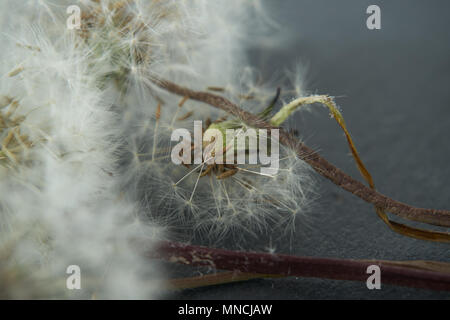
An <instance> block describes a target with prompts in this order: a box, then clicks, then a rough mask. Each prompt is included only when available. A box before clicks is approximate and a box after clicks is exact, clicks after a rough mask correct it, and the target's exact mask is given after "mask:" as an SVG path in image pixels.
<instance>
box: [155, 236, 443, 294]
mask: <svg viewBox="0 0 450 320" xmlns="http://www.w3.org/2000/svg"><path fill="white" fill-rule="evenodd" d="M148 255H149V256H150V257H151V258H160V259H165V260H167V261H170V262H175V263H181V264H186V265H191V266H203V267H212V268H214V269H222V270H229V271H240V272H243V273H246V274H249V273H250V274H261V277H267V276H268V275H274V276H275V275H278V276H286V277H290V276H294V277H313V278H325V279H336V280H350V281H363V282H365V281H367V279H368V277H369V276H370V274H368V273H367V267H368V266H370V265H377V266H379V267H380V270H381V283H382V284H391V285H399V286H406V287H413V288H421V289H430V290H441V291H450V271H449V270H450V264H448V263H443V262H432V261H384V260H345V259H330V258H315V257H299V256H289V255H283V254H270V253H260V252H239V251H230V250H224V249H215V248H207V247H202V246H193V245H186V244H181V243H175V242H162V243H160V244H159V247H158V248H157V250H156V251H152V252H150V253H148Z"/></svg>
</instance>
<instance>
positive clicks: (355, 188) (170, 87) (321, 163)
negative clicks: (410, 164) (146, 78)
mask: <svg viewBox="0 0 450 320" xmlns="http://www.w3.org/2000/svg"><path fill="white" fill-rule="evenodd" d="M153 82H154V83H155V84H156V85H157V86H159V87H160V88H162V89H165V90H167V91H169V92H172V93H174V94H177V95H180V96H187V97H189V98H190V99H192V100H197V101H200V102H204V103H207V104H209V105H211V106H214V107H216V108H219V109H221V110H223V111H226V112H228V113H230V114H232V115H234V116H236V117H238V118H239V119H241V120H242V121H244V122H245V123H246V124H248V125H249V126H252V127H255V128H262V129H279V130H280V131H279V132H280V135H279V137H280V142H281V143H282V144H284V145H285V146H287V147H290V148H291V149H292V150H294V151H295V152H296V153H297V155H298V156H299V158H301V159H302V160H304V161H305V162H307V163H308V164H309V165H311V167H312V168H313V169H314V170H315V171H317V172H318V173H319V174H321V175H322V176H324V177H325V178H327V179H329V180H330V181H332V182H333V183H335V184H336V185H338V186H339V187H341V188H343V189H344V190H346V191H348V192H350V193H352V194H354V195H356V196H357V197H359V198H361V199H362V200H364V201H366V202H368V203H371V204H373V205H374V206H375V207H377V208H381V209H384V210H386V211H388V212H391V213H393V214H395V215H397V216H399V217H402V218H405V219H408V220H413V221H418V222H423V223H428V224H432V225H436V226H441V227H450V211H448V210H436V209H424V208H416V207H413V206H410V205H408V204H405V203H402V202H399V201H396V200H394V199H391V198H389V197H387V196H385V195H383V194H381V193H379V192H378V191H376V190H374V189H371V188H370V187H368V186H366V185H364V184H363V183H361V182H360V181H358V180H356V179H354V178H352V177H351V176H349V175H348V174H346V173H345V172H343V171H342V170H341V169H339V168H337V167H335V166H334V165H333V164H331V163H330V162H328V161H327V160H325V159H324V158H323V157H321V156H320V155H319V154H318V153H317V152H315V151H314V150H313V149H311V148H309V147H308V146H306V145H305V144H303V143H302V142H300V141H298V139H296V138H295V137H294V136H293V135H291V134H289V133H288V132H286V131H285V130H283V129H282V128H278V127H275V126H273V125H271V124H269V123H267V122H265V121H263V120H262V119H261V118H260V117H258V116H256V115H254V114H251V113H249V112H247V111H244V110H242V109H241V108H239V107H238V106H237V105H236V104H234V103H232V102H231V101H229V100H228V99H226V98H224V97H222V96H218V95H215V94H212V93H209V92H201V91H194V90H191V89H188V88H185V87H182V86H179V85H177V84H175V83H172V82H170V81H166V80H160V79H155V80H153Z"/></svg>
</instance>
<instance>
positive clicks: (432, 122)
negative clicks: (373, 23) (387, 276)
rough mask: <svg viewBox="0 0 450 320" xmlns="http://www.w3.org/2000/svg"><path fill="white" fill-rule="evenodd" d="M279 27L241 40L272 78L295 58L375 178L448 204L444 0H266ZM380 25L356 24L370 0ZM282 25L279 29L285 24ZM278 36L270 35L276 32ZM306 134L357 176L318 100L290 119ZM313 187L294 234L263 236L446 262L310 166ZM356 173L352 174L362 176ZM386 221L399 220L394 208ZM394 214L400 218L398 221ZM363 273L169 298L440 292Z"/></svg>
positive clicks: (264, 244) (340, 251) (423, 201)
mask: <svg viewBox="0 0 450 320" xmlns="http://www.w3.org/2000/svg"><path fill="white" fill-rule="evenodd" d="M264 3H265V5H266V6H267V7H268V11H269V13H270V16H271V18H272V19H273V20H274V21H276V22H277V23H278V24H279V25H280V28H279V30H278V31H276V32H274V33H272V34H267V35H266V36H267V43H271V44H270V45H267V46H264V45H263V46H262V47H257V48H254V49H252V50H250V52H249V54H250V56H251V57H252V63H253V64H254V66H255V67H258V68H259V69H261V70H262V72H263V75H264V76H265V77H267V78H270V77H271V76H272V75H273V74H275V73H277V72H279V71H280V70H284V69H286V68H292V67H293V66H294V65H295V63H296V62H298V61H300V62H301V63H302V64H303V65H305V66H307V67H308V72H307V74H306V82H307V86H306V87H307V89H308V91H309V92H310V93H318V94H330V95H333V96H336V97H337V98H336V101H337V103H338V105H339V106H340V107H341V108H342V111H343V115H344V117H345V120H346V122H347V125H348V129H349V131H350V133H351V134H352V136H353V138H354V141H355V144H356V146H357V148H358V150H359V152H360V155H361V157H362V159H363V161H364V162H365V164H366V166H367V168H368V169H369V171H370V172H371V173H372V176H373V177H374V180H375V185H376V187H377V189H378V190H379V191H380V192H381V193H384V194H386V195H388V196H390V197H392V198H394V199H396V200H399V201H402V202H406V203H408V204H411V205H414V206H418V207H429V208H435V209H450V183H449V182H448V181H449V179H450V162H449V156H450V144H449V142H448V141H447V138H448V137H449V136H450V90H449V85H450V59H449V57H450V41H449V40H450V20H449V12H450V2H448V1H444V0H433V1H421V0H396V1H375V0H374V1H365V0H342V1H332V0H327V1H324V0H283V1H269V0H266V1H264ZM372 4H375V5H378V6H379V7H380V8H381V30H369V29H368V28H367V27H366V19H367V17H368V16H369V15H368V14H366V9H367V7H368V6H369V5H372ZM287 35H289V36H287ZM286 37H288V40H287V41H284V40H283V41H279V43H280V45H278V46H274V45H273V42H274V40H275V42H276V39H277V38H279V39H286ZM290 125H291V126H292V127H295V128H297V129H298V130H299V131H300V135H301V137H302V139H303V140H304V141H305V143H306V144H307V145H309V146H310V147H313V148H314V149H315V150H318V151H319V152H320V153H321V154H322V155H323V156H324V157H325V158H326V159H328V160H329V161H330V162H332V163H334V164H335V165H336V166H338V167H339V168H341V169H343V170H344V171H345V172H347V173H349V174H350V175H352V176H353V177H355V178H358V179H360V177H359V173H358V171H357V169H356V166H355V164H354V162H353V160H352V158H351V156H350V155H349V149H348V146H347V144H346V140H345V137H344V136H343V133H342V131H340V129H339V128H338V125H337V124H336V123H335V121H334V120H332V119H330V118H329V116H328V112H327V110H325V109H323V108H319V107H316V108H315V109H312V112H298V113H297V114H295V116H294V117H293V119H292V120H291V122H290ZM316 180H317V183H318V192H319V194H320V198H319V199H318V200H317V201H316V204H315V206H314V207H313V208H312V209H311V211H310V212H309V213H308V217H307V218H306V221H304V222H299V224H298V226H297V228H296V233H295V238H294V239H293V241H292V243H291V244H289V243H270V242H268V240H267V239H264V240H262V241H261V243H259V244H257V246H255V247H254V248H253V249H254V250H258V249H259V250H265V249H267V248H268V247H274V248H275V249H276V251H277V252H289V253H291V254H296V255H306V256H320V257H339V258H354V259H389V260H439V261H448V262H450V245H448V244H439V243H431V242H425V241H421V240H415V239H410V238H406V237H404V236H401V235H398V234H396V233H394V232H392V231H391V230H390V229H389V228H388V227H387V226H386V225H385V224H384V223H383V222H382V221H381V220H380V219H379V218H378V217H377V215H376V213H375V212H374V210H373V208H372V206H371V205H369V204H367V203H365V202H363V201H362V200H360V199H359V198H357V197H355V196H353V195H351V194H349V193H347V192H345V191H343V190H340V189H339V188H338V187H337V186H335V185H334V184H332V183H331V182H329V181H327V180H325V179H324V178H322V177H320V176H318V175H316ZM360 180H361V179H360ZM393 218H394V219H395V220H396V221H400V220H399V219H398V218H396V217H395V216H394V217H393ZM402 222H404V221H402ZM381 282H382V288H381V290H368V289H367V287H366V284H365V283H359V282H344V281H334V280H321V279H308V278H286V279H275V280H254V281H250V282H245V283H235V284H227V285H221V286H214V287H208V288H199V289H191V290H184V291H181V292H178V293H176V294H174V295H172V296H170V297H169V298H176V299H349V298H354V299H436V298H437V299H448V298H450V294H449V293H448V292H447V293H446V292H433V291H427V290H416V289H410V288H402V287H394V286H389V285H383V275H381Z"/></svg>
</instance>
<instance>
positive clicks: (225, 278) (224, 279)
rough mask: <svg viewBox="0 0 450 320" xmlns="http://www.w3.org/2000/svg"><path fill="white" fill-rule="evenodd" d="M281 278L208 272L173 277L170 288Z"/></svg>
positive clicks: (188, 287)
mask: <svg viewBox="0 0 450 320" xmlns="http://www.w3.org/2000/svg"><path fill="white" fill-rule="evenodd" d="M274 277H275V278H279V277H283V276H276V275H275V276H274V275H264V274H256V273H243V272H239V271H226V272H219V273H213V274H207V275H202V276H197V277H190V278H180V279H171V280H170V281H169V285H168V287H169V289H174V290H180V289H193V288H199V287H207V286H215V285H219V284H226V283H233V282H242V281H248V280H253V279H261V278H274Z"/></svg>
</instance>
